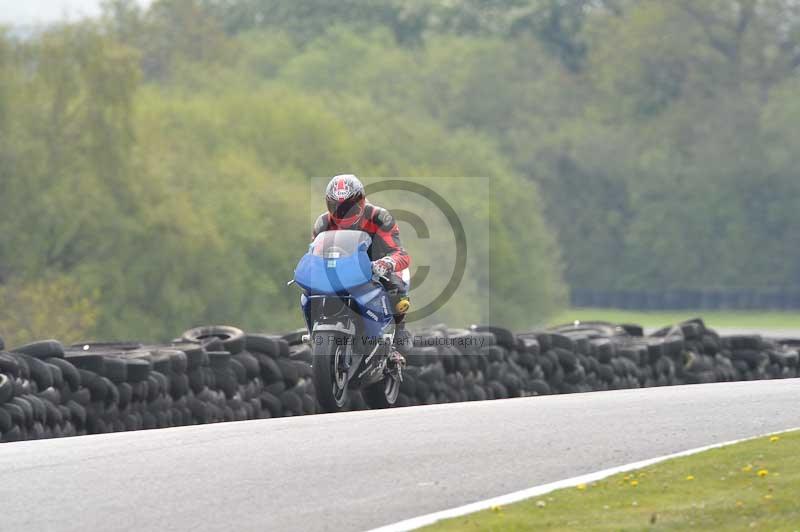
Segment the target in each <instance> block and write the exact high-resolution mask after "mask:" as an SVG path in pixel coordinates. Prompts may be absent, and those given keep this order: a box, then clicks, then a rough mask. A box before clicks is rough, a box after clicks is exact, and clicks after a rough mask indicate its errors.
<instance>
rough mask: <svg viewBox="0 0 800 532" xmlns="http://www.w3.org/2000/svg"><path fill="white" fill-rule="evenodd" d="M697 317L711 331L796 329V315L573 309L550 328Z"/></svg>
mask: <svg viewBox="0 0 800 532" xmlns="http://www.w3.org/2000/svg"><path fill="white" fill-rule="evenodd" d="M697 316H700V317H702V318H703V320H704V321H705V322H706V325H708V326H709V327H711V328H726V327H731V328H743V329H764V330H769V329H773V330H781V329H783V330H790V329H800V313H799V312H759V311H752V312H745V311H741V312H739V311H702V310H698V311H664V312H639V311H628V310H618V309H602V308H574V309H569V310H565V311H563V312H561V313H559V314H558V315H557V316H555V317H554V318H553V319H552V320H550V324H551V325H560V324H563V323H570V322H572V321H574V320H581V321H591V320H596V321H609V322H612V323H637V324H639V325H643V326H644V327H663V326H665V325H674V324H676V323H679V322H681V321H684V320H687V319H689V318H696V317H697Z"/></svg>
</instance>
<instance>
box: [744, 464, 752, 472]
mask: <svg viewBox="0 0 800 532" xmlns="http://www.w3.org/2000/svg"><path fill="white" fill-rule="evenodd" d="M752 470H753V465H752V464H747V465H746V466H744V467H743V468H742V473H749V472H750V471H752Z"/></svg>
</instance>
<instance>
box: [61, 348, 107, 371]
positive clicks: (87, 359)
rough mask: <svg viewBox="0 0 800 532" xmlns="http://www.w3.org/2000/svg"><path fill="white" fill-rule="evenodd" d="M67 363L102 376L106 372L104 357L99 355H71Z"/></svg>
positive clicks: (68, 356)
mask: <svg viewBox="0 0 800 532" xmlns="http://www.w3.org/2000/svg"><path fill="white" fill-rule="evenodd" d="M67 361H68V362H70V363H71V364H72V365H73V366H75V367H76V368H78V369H82V370H86V371H91V372H92V373H97V374H98V375H102V374H103V371H104V370H105V364H104V362H105V361H104V360H103V356H102V355H99V354H97V353H69V354H68V355H67Z"/></svg>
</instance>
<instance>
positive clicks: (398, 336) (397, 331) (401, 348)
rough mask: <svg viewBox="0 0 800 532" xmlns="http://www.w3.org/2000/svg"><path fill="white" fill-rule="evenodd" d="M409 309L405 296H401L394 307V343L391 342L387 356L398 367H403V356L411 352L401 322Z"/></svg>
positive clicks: (404, 328) (409, 338)
mask: <svg viewBox="0 0 800 532" xmlns="http://www.w3.org/2000/svg"><path fill="white" fill-rule="evenodd" d="M409 307H410V302H409V299H408V296H407V295H401V296H400V298H399V299H398V300H397V302H396V303H395V306H394V310H395V315H394V341H393V342H392V352H391V354H390V355H389V360H390V362H392V363H393V364H395V365H397V366H399V367H401V368H402V367H405V365H406V357H405V355H407V354H408V352H409V351H411V347H412V346H411V343H412V341H411V335H410V334H409V333H408V331H407V330H406V324H405V323H403V320H404V319H405V317H406V312H408V309H409Z"/></svg>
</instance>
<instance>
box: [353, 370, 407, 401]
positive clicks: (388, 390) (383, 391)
mask: <svg viewBox="0 0 800 532" xmlns="http://www.w3.org/2000/svg"><path fill="white" fill-rule="evenodd" d="M399 394H400V379H399V378H398V376H397V375H396V374H394V373H387V374H385V375H384V376H383V379H382V380H379V381H378V382H376V383H374V384H370V385H369V386H365V387H364V389H363V390H362V391H361V395H362V396H363V397H364V402H365V403H367V406H369V407H370V408H373V409H374V408H391V407H393V406H394V404H395V403H396V402H397V396H398V395H399Z"/></svg>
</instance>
